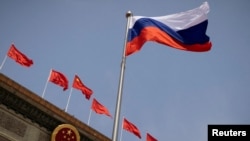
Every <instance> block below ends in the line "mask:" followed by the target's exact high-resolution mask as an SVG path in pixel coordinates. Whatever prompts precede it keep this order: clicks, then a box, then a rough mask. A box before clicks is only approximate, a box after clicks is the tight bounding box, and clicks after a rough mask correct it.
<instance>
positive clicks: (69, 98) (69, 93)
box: [65, 87, 73, 112]
mask: <svg viewBox="0 0 250 141" xmlns="http://www.w3.org/2000/svg"><path fill="white" fill-rule="evenodd" d="M72 90H73V88H72V87H71V89H70V93H69V97H68V102H67V105H66V108H65V112H67V110H68V107H69V101H70V98H71V94H72Z"/></svg>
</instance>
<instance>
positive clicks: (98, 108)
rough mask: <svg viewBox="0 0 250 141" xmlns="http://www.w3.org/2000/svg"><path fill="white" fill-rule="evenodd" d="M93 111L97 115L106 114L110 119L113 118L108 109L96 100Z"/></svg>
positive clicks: (93, 103) (94, 100)
mask: <svg viewBox="0 0 250 141" xmlns="http://www.w3.org/2000/svg"><path fill="white" fill-rule="evenodd" d="M91 109H92V110H93V111H95V112H96V113H97V114H105V115H107V116H109V117H112V116H111V115H110V113H109V111H108V109H107V108H106V107H104V106H103V105H102V104H101V103H99V102H98V101H97V100H96V99H95V98H94V99H93V102H92V106H91Z"/></svg>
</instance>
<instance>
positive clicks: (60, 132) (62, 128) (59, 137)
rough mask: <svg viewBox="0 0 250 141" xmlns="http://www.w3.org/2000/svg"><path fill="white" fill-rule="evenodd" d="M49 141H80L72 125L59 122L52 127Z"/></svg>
mask: <svg viewBox="0 0 250 141" xmlns="http://www.w3.org/2000/svg"><path fill="white" fill-rule="evenodd" d="M51 141H80V135H79V133H78V131H77V129H76V128H75V127H74V126H72V125H70V124H61V125H59V126H57V127H56V128H55V129H54V131H53V133H52V137H51Z"/></svg>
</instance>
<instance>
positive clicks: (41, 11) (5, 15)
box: [0, 0, 250, 141]
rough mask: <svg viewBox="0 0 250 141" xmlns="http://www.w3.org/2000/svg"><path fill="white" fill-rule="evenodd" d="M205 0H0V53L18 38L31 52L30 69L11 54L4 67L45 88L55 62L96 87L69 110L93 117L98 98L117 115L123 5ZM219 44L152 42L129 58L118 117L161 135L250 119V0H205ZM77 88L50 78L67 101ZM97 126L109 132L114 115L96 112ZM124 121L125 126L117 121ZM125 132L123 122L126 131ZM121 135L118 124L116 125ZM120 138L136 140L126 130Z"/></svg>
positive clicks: (180, 136)
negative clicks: (190, 47) (184, 46)
mask: <svg viewBox="0 0 250 141" xmlns="http://www.w3.org/2000/svg"><path fill="white" fill-rule="evenodd" d="M203 2H204V1H202V0H188V1H187V0H175V1H172V0H158V1H155V0H144V1H143V2H142V1H140V0H126V1H115V0H42V1H41V0H22V1H20V0H1V1H0V60H3V59H4V57H5V55H6V53H7V51H8V49H9V47H10V44H11V43H12V42H14V44H15V45H16V47H17V48H18V49H19V50H20V51H21V52H23V53H24V54H26V55H27V56H28V57H30V58H31V59H33V61H34V65H33V66H32V67H30V68H25V67H22V66H20V65H19V64H17V63H15V62H14V61H13V60H11V59H10V58H8V59H7V60H6V62H5V64H4V66H3V68H2V70H1V73H3V74H5V75H7V76H8V77H10V78H11V79H14V80H15V81H16V82H18V83H20V84H22V85H23V86H24V87H26V88H28V89H30V90H31V91H33V92H35V93H36V94H38V95H39V96H41V95H42V92H43V90H44V87H45V83H46V81H47V78H48V75H49V71H50V69H51V68H53V69H55V70H57V71H60V72H62V73H64V74H65V75H66V76H67V77H68V79H69V82H70V83H69V85H70V86H71V84H72V81H73V78H74V74H78V75H79V77H80V78H81V79H82V81H83V82H84V83H85V84H86V85H87V86H89V87H90V88H91V89H92V90H93V91H94V94H93V95H92V97H91V99H90V100H89V101H88V100H87V99H85V97H84V96H83V95H82V94H81V92H80V91H78V90H75V89H74V90H73V92H72V97H71V101H70V103H69V109H68V113H69V114H71V115H74V116H75V117H76V118H78V119H79V120H81V121H82V122H84V123H87V121H88V117H89V113H90V106H91V103H92V98H96V99H97V100H98V101H99V102H100V103H102V104H103V105H105V107H107V108H108V109H109V111H110V113H111V114H112V115H113V116H114V113H115V104H116V96H117V90H118V81H119V73H120V63H121V55H122V50H123V43H124V38H125V27H126V22H127V21H126V18H125V13H126V12H127V11H128V10H131V11H132V12H133V14H134V15H141V16H163V15H167V14H173V13H177V12H183V11H186V10H190V9H193V8H196V7H198V6H200V5H201V4H202V3H203ZM208 3H209V5H210V13H209V14H208V19H209V24H208V29H207V34H208V35H209V36H210V38H211V41H212V43H213V47H212V50H211V51H209V52H204V53H194V52H186V51H180V50H176V49H173V48H169V47H167V46H163V45H160V44H157V43H153V42H148V43H146V44H145V45H144V46H143V49H142V50H141V51H140V52H138V53H136V54H133V55H131V56H129V57H128V58H127V62H126V70H125V81H124V91H123V101H122V111H121V117H123V116H124V117H126V118H127V119H128V120H129V121H131V122H133V123H134V124H135V125H136V126H137V127H138V128H139V130H140V131H141V135H142V139H141V140H145V137H146V132H149V133H150V134H151V135H153V136H154V137H155V138H157V139H158V140H159V141H183V140H185V141H206V140H207V125H208V124H249V123H250V102H249V99H250V87H249V84H250V74H249V73H250V56H249V52H250V47H249V37H250V29H249V25H250V19H249V13H250V1H249V0H239V1H236V0H217V1H216V0H208ZM69 92H70V89H69V90H67V91H65V92H63V91H62V88H61V87H59V86H57V85H55V84H53V83H48V87H47V89H46V93H45V97H44V98H45V99H46V100H48V101H50V102H51V103H53V104H55V105H56V106H58V107H59V108H61V109H64V108H65V107H66V103H67V99H68V95H69ZM90 126H91V127H93V128H94V129H96V130H98V131H100V132H101V133H103V134H105V135H106V136H108V137H110V138H111V137H112V128H113V119H111V118H109V117H107V116H105V115H98V114H96V113H94V112H92V115H91V119H90ZM120 128H121V125H120ZM120 131H121V130H120ZM119 135H120V133H119ZM122 140H123V141H139V140H140V139H139V138H137V137H136V136H134V135H133V134H131V133H129V132H127V131H124V130H123V136H122Z"/></svg>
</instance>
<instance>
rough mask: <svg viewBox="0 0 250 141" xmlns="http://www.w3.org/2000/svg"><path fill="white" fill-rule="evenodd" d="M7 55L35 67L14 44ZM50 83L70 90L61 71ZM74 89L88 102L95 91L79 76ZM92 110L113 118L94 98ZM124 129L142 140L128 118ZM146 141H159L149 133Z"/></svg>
mask: <svg viewBox="0 0 250 141" xmlns="http://www.w3.org/2000/svg"><path fill="white" fill-rule="evenodd" d="M7 55H8V56H9V57H10V58H12V59H13V60H15V61H16V62H17V63H19V64H20V65H22V66H25V67H30V66H31V65H33V60H32V59H30V58H28V57H27V56H26V55H25V54H23V53H22V52H20V51H19V50H18V49H17V48H16V47H15V45H14V44H11V46H10V49H9V51H8V53H7ZM48 81H50V82H52V83H54V84H56V85H58V86H61V87H63V90H64V91H65V90H67V89H68V85H69V81H68V79H67V77H66V76H65V75H64V74H63V73H61V72H59V71H56V70H53V69H52V70H51V71H50V75H49V79H48ZM72 88H75V89H77V90H80V91H81V92H82V94H84V95H85V98H86V99H88V100H89V99H90V97H91V95H92V94H93V91H92V90H91V89H90V88H88V87H87V86H86V85H84V83H83V82H82V81H81V79H80V77H79V76H78V75H75V77H74V80H73V84H72ZM91 109H92V110H93V111H95V112H96V113H97V114H105V115H107V116H109V117H112V116H111V114H110V112H109V110H108V109H107V108H106V107H105V106H103V105H102V104H101V103H100V102H98V101H97V100H96V99H95V98H93V101H92V105H91ZM122 128H123V129H124V130H126V131H128V132H131V133H133V134H134V135H136V136H137V137H139V138H140V139H141V133H140V131H139V129H138V128H137V127H136V126H135V125H134V124H133V123H131V122H129V121H128V120H127V119H126V118H124V119H123V126H122ZM146 141H157V139H156V138H154V137H153V136H152V135H150V134H149V133H147V134H146Z"/></svg>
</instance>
